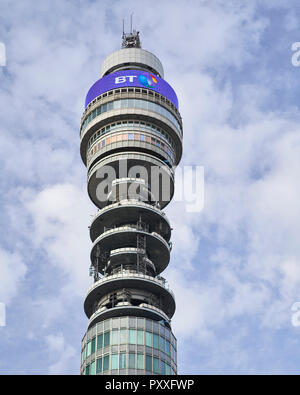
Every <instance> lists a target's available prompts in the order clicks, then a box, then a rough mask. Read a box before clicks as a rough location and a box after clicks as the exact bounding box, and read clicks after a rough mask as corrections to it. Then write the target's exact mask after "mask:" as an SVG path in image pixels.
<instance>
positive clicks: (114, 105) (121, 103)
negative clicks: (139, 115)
mask: <svg viewBox="0 0 300 395" xmlns="http://www.w3.org/2000/svg"><path fill="white" fill-rule="evenodd" d="M119 108H141V109H143V110H148V111H154V112H156V113H158V114H160V115H162V116H164V117H166V118H167V119H169V121H171V122H172V123H173V124H174V125H175V127H176V129H177V131H178V134H179V135H180V136H182V133H181V129H180V125H179V122H178V121H177V119H176V118H175V117H174V115H173V114H172V113H171V112H170V111H168V110H167V109H166V108H165V107H163V106H161V105H160V104H157V103H153V102H151V101H148V100H142V99H119V100H114V101H111V102H108V103H105V104H102V105H101V106H99V107H97V108H95V109H94V110H93V111H92V112H91V113H90V114H89V116H88V117H87V118H86V119H85V121H84V122H83V124H82V127H81V133H82V132H83V131H84V130H85V128H86V127H87V125H88V124H89V123H90V122H91V121H92V120H93V119H94V118H95V117H96V116H97V115H100V114H103V113H105V112H107V111H110V110H117V109H119Z"/></svg>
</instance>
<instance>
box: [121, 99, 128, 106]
mask: <svg viewBox="0 0 300 395" xmlns="http://www.w3.org/2000/svg"><path fill="white" fill-rule="evenodd" d="M127 107H128V100H127V99H122V100H121V108H127Z"/></svg>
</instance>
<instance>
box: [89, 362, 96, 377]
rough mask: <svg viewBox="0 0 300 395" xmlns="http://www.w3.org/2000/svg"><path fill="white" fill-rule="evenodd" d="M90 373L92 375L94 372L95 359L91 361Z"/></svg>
mask: <svg viewBox="0 0 300 395" xmlns="http://www.w3.org/2000/svg"><path fill="white" fill-rule="evenodd" d="M90 374H91V375H94V374H95V361H93V362H92V363H91V371H90Z"/></svg>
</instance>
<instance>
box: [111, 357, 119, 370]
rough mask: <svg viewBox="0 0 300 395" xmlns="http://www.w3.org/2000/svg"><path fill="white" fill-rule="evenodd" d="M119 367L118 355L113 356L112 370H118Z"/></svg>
mask: <svg viewBox="0 0 300 395" xmlns="http://www.w3.org/2000/svg"><path fill="white" fill-rule="evenodd" d="M118 366H119V355H118V354H112V356H111V368H112V369H118Z"/></svg>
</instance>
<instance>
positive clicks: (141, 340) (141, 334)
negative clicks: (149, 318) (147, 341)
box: [137, 329, 144, 344]
mask: <svg viewBox="0 0 300 395" xmlns="http://www.w3.org/2000/svg"><path fill="white" fill-rule="evenodd" d="M137 344H144V331H143V330H141V329H139V330H138V331H137Z"/></svg>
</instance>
